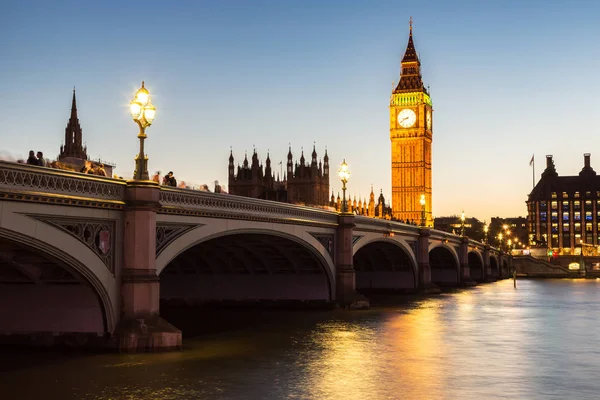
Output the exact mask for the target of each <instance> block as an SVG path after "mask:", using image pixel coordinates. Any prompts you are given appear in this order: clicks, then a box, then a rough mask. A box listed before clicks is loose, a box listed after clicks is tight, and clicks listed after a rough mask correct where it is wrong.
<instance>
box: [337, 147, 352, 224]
mask: <svg viewBox="0 0 600 400" xmlns="http://www.w3.org/2000/svg"><path fill="white" fill-rule="evenodd" d="M338 175H339V176H340V179H341V180H342V213H347V212H348V203H347V202H346V183H348V179H349V178H350V171H348V164H346V159H344V161H343V162H342V165H340V170H339V171H338Z"/></svg>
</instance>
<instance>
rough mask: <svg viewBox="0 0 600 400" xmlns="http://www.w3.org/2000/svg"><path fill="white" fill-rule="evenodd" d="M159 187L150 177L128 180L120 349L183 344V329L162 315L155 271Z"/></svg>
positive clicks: (118, 327)
mask: <svg viewBox="0 0 600 400" xmlns="http://www.w3.org/2000/svg"><path fill="white" fill-rule="evenodd" d="M159 193H160V188H159V186H158V184H156V183H154V182H151V181H129V182H127V191H126V202H127V208H126V211H125V228H124V230H125V232H124V235H123V237H124V242H123V249H124V260H123V261H124V268H123V271H122V273H121V302H122V303H121V310H122V312H121V319H120V322H119V324H118V326H117V328H116V331H115V337H116V346H117V347H118V349H119V350H120V351H160V350H170V349H178V348H181V331H180V330H178V329H177V328H175V327H174V326H173V325H171V324H169V323H168V322H167V321H165V320H164V319H162V318H161V317H160V316H159V300H160V284H159V278H158V275H157V274H156V211H157V210H158V209H159V208H160V203H159Z"/></svg>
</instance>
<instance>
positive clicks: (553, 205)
mask: <svg viewBox="0 0 600 400" xmlns="http://www.w3.org/2000/svg"><path fill="white" fill-rule="evenodd" d="M550 204H551V205H552V209H553V210H556V208H557V207H558V202H557V201H553V202H552V203H550Z"/></svg>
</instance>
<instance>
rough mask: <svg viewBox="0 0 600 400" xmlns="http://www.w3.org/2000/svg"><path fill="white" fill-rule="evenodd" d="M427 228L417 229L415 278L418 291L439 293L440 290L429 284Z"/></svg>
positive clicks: (429, 267)
mask: <svg viewBox="0 0 600 400" xmlns="http://www.w3.org/2000/svg"><path fill="white" fill-rule="evenodd" d="M430 235H431V231H430V229H429V228H426V227H421V228H419V237H418V239H417V254H416V256H417V269H418V271H417V278H418V285H419V291H420V292H422V293H428V294H433V293H440V288H439V287H438V286H437V285H436V284H434V283H433V282H431V264H430V263H429V236H430Z"/></svg>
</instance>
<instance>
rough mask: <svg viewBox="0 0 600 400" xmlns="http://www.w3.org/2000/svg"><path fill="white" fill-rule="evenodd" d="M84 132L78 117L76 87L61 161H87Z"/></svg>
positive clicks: (61, 151)
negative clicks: (69, 159) (67, 159)
mask: <svg viewBox="0 0 600 400" xmlns="http://www.w3.org/2000/svg"><path fill="white" fill-rule="evenodd" d="M82 136H83V132H82V130H81V126H80V125H79V118H78V117H77V99H76V98H75V87H73V100H72V101H71V116H70V117H69V122H67V127H66V128H65V143H64V145H63V146H61V150H60V155H59V156H58V159H59V160H64V159H65V158H76V159H81V160H87V154H86V149H85V148H84V147H83V145H82V141H83V139H82Z"/></svg>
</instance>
